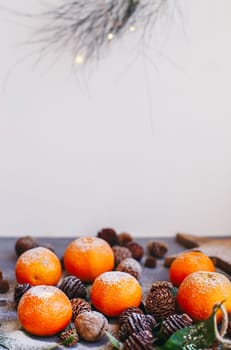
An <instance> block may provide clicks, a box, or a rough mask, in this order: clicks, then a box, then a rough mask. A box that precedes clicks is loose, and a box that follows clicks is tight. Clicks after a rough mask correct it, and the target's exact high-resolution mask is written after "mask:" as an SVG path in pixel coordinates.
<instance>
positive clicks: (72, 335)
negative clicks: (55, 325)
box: [59, 327, 79, 347]
mask: <svg viewBox="0 0 231 350" xmlns="http://www.w3.org/2000/svg"><path fill="white" fill-rule="evenodd" d="M59 338H60V340H61V341H62V345H65V346H67V347H71V346H74V345H75V344H76V343H78V341H79V336H78V334H77V332H76V329H75V328H74V327H70V328H67V329H66V330H65V331H63V332H62V333H61V334H60V335H59Z"/></svg>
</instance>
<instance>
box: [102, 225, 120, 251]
mask: <svg viewBox="0 0 231 350" xmlns="http://www.w3.org/2000/svg"><path fill="white" fill-rule="evenodd" d="M97 237H99V238H102V239H104V240H105V241H107V243H108V244H109V245H110V246H111V247H112V246H114V245H119V240H118V235H117V233H116V231H115V230H113V228H103V229H102V230H101V231H99V232H98V233H97Z"/></svg>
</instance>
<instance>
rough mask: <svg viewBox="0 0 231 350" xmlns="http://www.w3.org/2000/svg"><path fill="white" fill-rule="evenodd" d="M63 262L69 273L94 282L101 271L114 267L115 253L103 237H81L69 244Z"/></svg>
mask: <svg viewBox="0 0 231 350" xmlns="http://www.w3.org/2000/svg"><path fill="white" fill-rule="evenodd" d="M63 262H64V266H65V269H66V270H67V272H68V273H69V274H71V275H74V276H76V277H78V278H80V279H81V280H82V281H83V282H93V281H94V279H95V278H96V277H97V276H99V275H100V274H101V273H103V272H106V271H111V270H112V269H113V268H114V253H113V250H112V248H111V247H110V245H109V244H108V243H107V242H106V241H105V240H103V239H101V238H98V237H81V238H78V239H75V240H74V241H72V242H71V243H70V244H69V245H68V246H67V248H66V250H65V252H64V256H63Z"/></svg>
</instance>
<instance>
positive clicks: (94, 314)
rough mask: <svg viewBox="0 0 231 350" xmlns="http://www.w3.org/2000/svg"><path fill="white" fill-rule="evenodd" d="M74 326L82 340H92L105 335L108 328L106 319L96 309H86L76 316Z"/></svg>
mask: <svg viewBox="0 0 231 350" xmlns="http://www.w3.org/2000/svg"><path fill="white" fill-rule="evenodd" d="M75 327H76V330H77V333H78V334H79V336H80V337H81V338H82V339H83V340H86V341H90V342H94V341H97V340H99V339H101V338H102V337H103V336H104V335H105V333H106V331H107V330H108V321H107V319H106V317H105V316H104V315H103V314H101V313H100V312H98V311H87V312H84V313H81V314H79V315H78V316H77V317H76V319H75Z"/></svg>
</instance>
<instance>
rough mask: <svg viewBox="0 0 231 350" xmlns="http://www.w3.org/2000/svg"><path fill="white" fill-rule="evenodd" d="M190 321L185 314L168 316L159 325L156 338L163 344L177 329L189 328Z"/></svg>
mask: <svg viewBox="0 0 231 350" xmlns="http://www.w3.org/2000/svg"><path fill="white" fill-rule="evenodd" d="M192 322H193V321H192V319H191V318H190V317H189V316H188V315H187V314H181V315H180V314H174V315H171V316H168V317H167V318H166V319H165V320H164V321H163V322H162V325H161V329H160V333H159V335H158V338H159V340H160V341H161V342H163V343H164V342H165V341H166V340H167V339H168V338H170V337H171V335H172V334H173V333H174V332H176V331H177V330H178V329H181V328H185V327H189V326H191V325H192Z"/></svg>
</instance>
